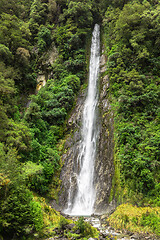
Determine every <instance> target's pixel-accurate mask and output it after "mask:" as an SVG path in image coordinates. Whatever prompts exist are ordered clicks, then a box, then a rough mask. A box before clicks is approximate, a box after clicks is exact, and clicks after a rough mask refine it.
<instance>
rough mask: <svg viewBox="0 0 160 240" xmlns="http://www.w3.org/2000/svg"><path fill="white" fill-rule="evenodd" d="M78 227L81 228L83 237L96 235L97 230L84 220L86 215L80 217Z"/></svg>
mask: <svg viewBox="0 0 160 240" xmlns="http://www.w3.org/2000/svg"><path fill="white" fill-rule="evenodd" d="M75 228H76V229H79V231H80V234H81V237H87V238H89V237H96V235H97V230H96V228H94V227H92V226H91V225H90V224H89V223H88V222H86V221H85V220H84V217H80V218H79V219H78V221H77V222H76V227H75Z"/></svg>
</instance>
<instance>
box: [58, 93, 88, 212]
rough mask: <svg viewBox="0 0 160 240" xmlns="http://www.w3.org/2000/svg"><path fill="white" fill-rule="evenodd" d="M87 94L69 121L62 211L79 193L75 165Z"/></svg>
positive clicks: (78, 99) (64, 157) (63, 176)
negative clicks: (77, 192)
mask: <svg viewBox="0 0 160 240" xmlns="http://www.w3.org/2000/svg"><path fill="white" fill-rule="evenodd" d="M85 92H86V90H83V91H82V92H81V93H80V94H79V96H78V98H77V102H76V106H75V108H74V109H73V111H72V113H71V116H70V118H69V120H68V130H69V131H70V134H69V137H68V138H67V139H66V142H65V145H64V154H63V155H62V162H63V167H62V171H61V176H60V178H61V180H62V186H61V191H60V195H59V206H60V209H61V210H62V211H63V210H64V209H66V208H67V207H68V200H69V198H70V199H74V196H75V194H76V191H77V178H76V174H77V173H78V169H77V166H76V165H77V164H75V163H76V161H77V157H78V153H79V143H80V140H81V122H82V112H83V107H84V101H85V95H86V94H85ZM69 194H70V196H69Z"/></svg>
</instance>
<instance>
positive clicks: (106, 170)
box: [95, 53, 114, 213]
mask: <svg viewBox="0 0 160 240" xmlns="http://www.w3.org/2000/svg"><path fill="white" fill-rule="evenodd" d="M105 65H106V58H105V55H104V54H103V53H102V56H101V62H100V69H101V76H100V96H99V109H100V122H99V124H100V134H99V142H98V147H97V158H96V163H95V187H96V202H95V210H96V213H105V212H109V211H110V210H112V208H114V203H113V202H112V203H110V204H109V196H110V191H111V187H112V178H113V175H114V128H113V126H114V124H113V113H112V111H111V106H110V102H109V93H108V92H109V79H108V76H107V75H105V71H106V67H105Z"/></svg>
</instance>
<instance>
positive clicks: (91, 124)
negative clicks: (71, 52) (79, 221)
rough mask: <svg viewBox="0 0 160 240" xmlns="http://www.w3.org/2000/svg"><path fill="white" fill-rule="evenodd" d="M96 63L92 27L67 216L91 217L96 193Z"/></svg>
mask: <svg viewBox="0 0 160 240" xmlns="http://www.w3.org/2000/svg"><path fill="white" fill-rule="evenodd" d="M99 62H100V27H99V25H98V24H96V25H95V27H94V30H93V33H92V44H91V56H90V67H89V83H88V92H87V98H86V101H85V105H84V110H83V120H82V130H81V131H82V133H81V134H82V140H81V142H80V147H79V149H80V150H79V156H78V159H77V165H78V167H79V174H78V176H77V188H78V189H77V193H76V195H75V198H74V201H73V199H70V196H71V195H70V192H69V199H68V208H67V209H66V210H65V213H67V214H69V215H76V216H82V215H85V216H86V215H91V214H92V213H93V211H94V203H95V198H96V191H95V188H94V162H95V157H96V143H97V137H98V127H97V124H96V121H97V120H96V116H97V114H96V111H97V103H98V86H97V82H98V77H99Z"/></svg>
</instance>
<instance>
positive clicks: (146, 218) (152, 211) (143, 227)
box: [107, 204, 160, 236]
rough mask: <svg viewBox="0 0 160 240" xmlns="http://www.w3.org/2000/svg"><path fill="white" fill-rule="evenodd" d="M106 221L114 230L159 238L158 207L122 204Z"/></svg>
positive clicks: (159, 219)
mask: <svg viewBox="0 0 160 240" xmlns="http://www.w3.org/2000/svg"><path fill="white" fill-rule="evenodd" d="M107 220H108V221H109V223H110V225H111V226H112V227H114V228H115V229H126V230H128V231H131V232H137V233H150V234H156V235H157V236H160V207H136V206H133V205H131V204H122V205H120V206H118V207H117V209H116V211H115V212H114V213H113V214H112V215H111V216H110V217H109V218H108V219H107Z"/></svg>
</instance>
